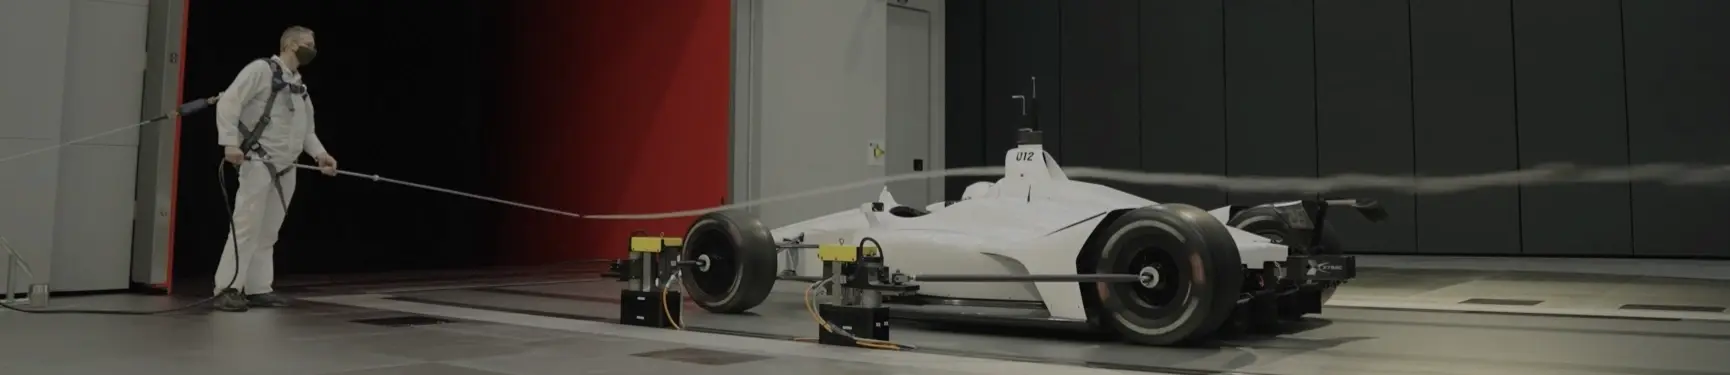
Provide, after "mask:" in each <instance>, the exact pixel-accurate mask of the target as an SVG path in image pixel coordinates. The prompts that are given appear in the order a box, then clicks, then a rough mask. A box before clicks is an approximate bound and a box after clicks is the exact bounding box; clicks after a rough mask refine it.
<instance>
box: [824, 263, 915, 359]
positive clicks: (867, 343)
mask: <svg viewBox="0 0 1730 375" xmlns="http://www.w3.org/2000/svg"><path fill="white" fill-rule="evenodd" d="M838 277H841V275H835V277H832V278H827V279H823V280H818V281H817V282H815V283H812V284H811V286H809V287H806V288H805V311H807V312H810V313H811V320H813V321H815V322H817V326H818V327H821V328H823V331H826V332H829V333H833V334H839V335H842V336H847V338H850V339H853V342H854V343H855V344H858V345H859V346H860V347H864V348H871V349H884V350H910V349H914V347H913V346H912V345H905V344H899V343H896V342H893V341H886V340H877V339H868V338H863V337H859V336H855V335H853V333H852V332H847V330H845V329H835V325H834V324H831V323H829V320H827V319H823V314H819V313H817V299H816V298H813V296H812V294H813V293H814V292H816V290H817V288H819V287H822V286H823V284H829V283H833V282H834V281H835V278H838ZM800 341H804V340H800Z"/></svg>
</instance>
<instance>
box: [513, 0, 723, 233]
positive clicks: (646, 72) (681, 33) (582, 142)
mask: <svg viewBox="0 0 1730 375" xmlns="http://www.w3.org/2000/svg"><path fill="white" fill-rule="evenodd" d="M512 4H513V6H514V8H513V12H512V13H513V15H514V17H513V18H512V21H513V22H514V23H515V25H514V28H515V30H514V35H516V37H515V38H513V40H511V43H512V47H511V48H510V51H512V53H511V56H508V57H507V58H510V59H512V60H513V61H514V63H513V64H512V65H513V66H514V67H515V69H512V70H511V71H509V72H501V74H500V78H501V79H507V80H510V81H511V84H512V87H513V90H511V91H512V92H513V93H514V95H517V97H515V98H512V99H513V103H514V105H513V108H514V109H515V111H514V112H515V116H517V118H514V119H510V120H508V121H510V122H511V123H512V125H511V126H508V127H506V128H508V129H510V130H509V131H511V132H513V139H514V141H513V142H512V145H511V147H513V148H514V150H512V151H509V152H508V155H506V156H507V157H506V158H505V160H510V164H509V165H506V166H500V167H501V168H509V170H510V171H511V173H508V175H509V176H512V177H511V179H512V181H511V188H510V193H511V195H512V196H513V197H515V198H518V199H520V200H523V201H527V202H534V203H536V204H541V205H546V206H549V207H553V208H557V209H560V210H565V211H571V212H577V213H587V214H608V213H643V212H662V211H674V210H684V209H692V208H702V207H711V206H715V205H718V204H721V203H722V202H723V200H724V199H725V198H726V193H727V179H728V166H727V148H728V117H729V108H728V106H729V103H728V95H729V93H730V88H729V76H730V74H729V73H730V66H729V62H730V56H731V48H730V46H729V36H730V33H731V27H730V22H731V12H730V3H729V1H728V0H657V1H569V0H544V1H515V2H512ZM691 220H692V218H680V219H669V220H652V221H596V220H588V219H572V218H565V217H558V216H555V215H550V214H545V213H540V212H535V211H530V210H523V211H519V212H515V213H513V214H512V215H511V216H510V217H509V219H507V220H505V222H504V223H502V224H503V225H504V226H505V228H504V233H505V234H506V236H505V238H506V240H504V241H503V242H504V243H503V244H502V245H503V247H502V249H501V250H500V252H499V254H500V256H502V257H503V258H501V260H504V261H506V262H508V263H515V264H546V263H554V262H564V261H577V260H587V259H597V258H617V257H622V256H623V255H624V253H625V245H626V237H628V235H629V234H630V232H632V231H635V230H645V231H649V232H651V233H662V232H664V233H667V234H669V235H682V234H683V233H684V229H685V227H686V226H687V225H689V223H690V222H691Z"/></svg>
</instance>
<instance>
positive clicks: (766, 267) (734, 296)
mask: <svg viewBox="0 0 1730 375" xmlns="http://www.w3.org/2000/svg"><path fill="white" fill-rule="evenodd" d="M684 244H685V246H684V247H683V249H681V250H680V259H682V260H701V261H704V262H707V264H706V267H701V266H699V267H684V268H683V269H682V270H681V271H680V272H682V274H681V275H680V279H681V280H682V284H683V285H684V287H685V292H686V294H690V295H691V300H692V301H693V302H696V304H697V306H698V307H702V308H703V309H704V310H708V311H709V312H715V313H724V314H730V313H740V312H744V311H745V310H750V309H751V308H753V307H757V305H759V304H762V303H763V300H765V299H768V298H769V292H770V291H772V290H774V288H775V281H776V279H777V277H776V275H775V272H776V269H775V267H776V263H777V261H776V259H775V253H776V251H777V249H776V247H775V240H774V238H773V237H771V236H770V234H769V228H768V227H766V226H764V225H763V222H762V221H760V220H757V217H756V216H753V215H751V214H749V213H746V212H713V213H709V214H705V215H703V216H701V217H698V218H697V220H696V221H695V222H692V223H691V229H690V230H688V231H686V232H685V243H684Z"/></svg>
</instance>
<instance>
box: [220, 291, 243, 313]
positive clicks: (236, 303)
mask: <svg viewBox="0 0 1730 375" xmlns="http://www.w3.org/2000/svg"><path fill="white" fill-rule="evenodd" d="M213 305H214V307H216V310H218V311H227V312H243V311H246V310H247V306H246V305H247V303H246V296H244V295H241V294H240V290H238V289H232V288H230V289H223V290H222V293H220V294H217V295H216V301H215V302H214V304H213Z"/></svg>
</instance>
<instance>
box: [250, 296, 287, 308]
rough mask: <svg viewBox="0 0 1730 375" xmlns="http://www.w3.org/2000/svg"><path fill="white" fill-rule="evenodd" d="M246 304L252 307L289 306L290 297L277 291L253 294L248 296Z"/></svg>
mask: <svg viewBox="0 0 1730 375" xmlns="http://www.w3.org/2000/svg"><path fill="white" fill-rule="evenodd" d="M246 304H247V305H250V306H252V307H288V298H284V297H283V296H280V295H277V294H276V293H263V294H253V295H249V296H246Z"/></svg>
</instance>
